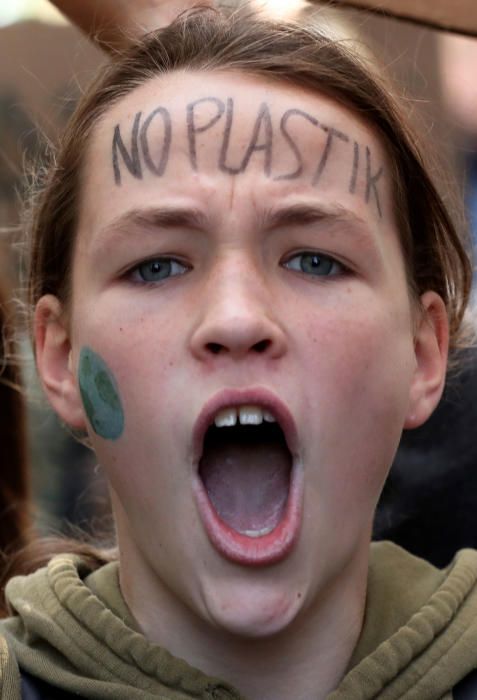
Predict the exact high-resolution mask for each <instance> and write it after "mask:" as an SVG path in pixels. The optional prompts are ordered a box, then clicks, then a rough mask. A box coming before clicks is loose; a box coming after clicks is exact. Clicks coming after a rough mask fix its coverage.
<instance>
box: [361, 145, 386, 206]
mask: <svg viewBox="0 0 477 700" xmlns="http://www.w3.org/2000/svg"><path fill="white" fill-rule="evenodd" d="M382 174H383V166H381V167H380V168H379V170H378V171H376V172H375V173H374V175H372V174H371V151H370V150H369V147H368V146H366V195H365V199H366V203H369V200H370V198H371V192H372V193H373V194H374V198H375V200H376V206H377V208H378V214H379V216H380V217H382V215H383V214H382V211H381V203H380V201H379V192H378V188H377V183H378V180H379V179H380V177H381V176H382Z"/></svg>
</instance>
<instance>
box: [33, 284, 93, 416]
mask: <svg viewBox="0 0 477 700" xmlns="http://www.w3.org/2000/svg"><path fill="white" fill-rule="evenodd" d="M34 334H35V346H36V364H37V367H38V374H39V376H40V379H41V382H42V385H43V389H44V391H45V393H46V395H47V397H48V400H49V402H50V404H51V405H52V407H53V409H54V410H55V411H56V413H57V414H58V416H59V418H60V419H61V420H62V421H63V422H65V423H67V424H68V425H69V426H71V427H72V428H75V429H78V430H84V429H86V421H85V417H84V412H83V404H82V401H81V396H80V393H79V389H78V385H77V382H76V377H75V374H74V371H73V366H72V365H73V363H72V356H71V344H70V338H69V333H68V330H67V327H66V324H65V322H64V318H63V314H62V307H61V303H60V301H59V300H58V299H57V298H56V297H55V296H53V295H51V294H48V295H46V296H43V297H42V298H41V299H40V300H39V302H38V304H37V306H36V309H35V319H34Z"/></svg>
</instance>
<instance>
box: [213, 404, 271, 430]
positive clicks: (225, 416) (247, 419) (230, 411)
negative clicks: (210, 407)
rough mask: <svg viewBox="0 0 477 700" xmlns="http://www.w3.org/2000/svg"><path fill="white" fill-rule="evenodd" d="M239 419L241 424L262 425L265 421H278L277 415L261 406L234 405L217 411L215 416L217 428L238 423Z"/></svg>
mask: <svg viewBox="0 0 477 700" xmlns="http://www.w3.org/2000/svg"><path fill="white" fill-rule="evenodd" d="M237 420H238V421H239V423H240V425H260V424H261V423H263V421H266V422H267V423H276V418H275V416H274V415H273V414H272V413H270V411H266V410H264V409H263V408H260V407H259V406H233V407H231V408H223V409H222V410H221V411H219V412H218V413H217V415H216V416H215V418H214V423H215V425H216V426H217V428H225V427H230V426H232V425H237Z"/></svg>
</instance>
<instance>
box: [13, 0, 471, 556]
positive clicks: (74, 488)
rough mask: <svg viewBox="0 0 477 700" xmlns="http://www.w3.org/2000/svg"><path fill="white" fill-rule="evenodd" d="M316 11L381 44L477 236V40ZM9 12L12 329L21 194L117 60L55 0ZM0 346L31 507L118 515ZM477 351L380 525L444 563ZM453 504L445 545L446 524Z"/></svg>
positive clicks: (458, 526) (466, 449)
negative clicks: (88, 92)
mask: <svg viewBox="0 0 477 700" xmlns="http://www.w3.org/2000/svg"><path fill="white" fill-rule="evenodd" d="M15 10H16V11H15ZM270 11H273V12H275V13H280V12H285V11H286V13H287V14H290V13H292V12H293V3H292V2H291V0H287V2H286V3H281V4H280V3H279V2H278V0H276V2H275V4H273V3H271V5H270ZM315 14H316V16H314V17H313V18H311V17H309V18H308V20H307V21H318V22H326V23H327V26H329V27H330V31H333V32H335V33H336V32H338V33H339V34H340V35H342V36H343V37H350V38H351V39H352V40H353V41H358V42H359V43H360V45H361V46H362V47H363V51H366V53H368V54H369V53H371V54H373V53H374V54H375V55H377V56H378V57H379V60H380V62H381V63H383V64H384V65H385V66H386V69H387V71H388V73H389V74H391V76H392V77H393V78H394V82H395V85H396V89H397V90H398V92H401V93H404V95H405V96H406V100H407V104H408V108H409V111H410V113H411V114H412V116H413V118H414V119H415V120H416V121H417V123H418V125H419V128H420V129H422V130H424V131H425V132H426V133H427V134H428V135H429V138H430V141H431V142H432V143H433V145H434V148H435V151H436V156H437V160H436V165H435V173H434V174H435V177H436V180H437V181H438V183H439V186H440V188H441V191H442V192H443V193H444V196H445V198H446V200H448V199H449V198H450V197H452V196H454V193H455V191H456V189H457V192H460V193H462V194H464V196H465V201H466V207H467V218H468V221H469V223H470V229H471V230H472V231H473V241H474V245H475V244H476V241H477V87H476V83H475V76H474V73H475V66H477V40H474V39H470V38H465V37H457V36H452V35H449V34H445V33H444V32H437V31H432V30H428V29H425V28H423V27H419V26H417V25H412V24H409V23H406V22H398V21H396V20H392V19H389V18H382V17H371V16H368V15H362V14H360V13H358V12H356V11H351V10H346V11H343V12H340V13H339V14H338V15H336V14H335V13H334V12H330V11H325V12H324V11H319V12H317V13H315ZM0 25H2V26H0V228H1V231H2V234H1V236H0V292H1V294H2V297H3V303H2V305H1V307H0V308H1V310H2V316H3V319H4V320H5V321H6V327H7V330H8V328H9V327H11V326H12V325H13V324H14V323H18V321H20V320H21V319H19V318H18V316H17V308H18V307H17V304H16V302H15V299H16V298H17V297H18V295H19V291H18V289H19V285H20V284H21V273H22V269H21V256H20V254H19V249H20V241H21V235H19V231H20V230H21V201H22V198H23V197H24V195H25V192H26V191H27V189H28V169H29V165H30V164H31V163H32V162H38V161H41V159H42V157H44V154H45V152H46V149H47V148H48V143H49V142H50V141H51V142H53V143H54V142H55V138H56V137H57V134H58V132H59V131H60V130H61V127H62V125H63V124H64V122H65V120H66V119H67V118H68V115H69V114H70V113H71V111H72V109H73V107H74V105H75V103H76V101H77V99H78V97H79V95H80V94H81V90H82V87H83V86H84V85H86V84H87V82H88V81H89V80H90V79H91V77H92V76H93V75H94V73H95V71H96V70H97V67H98V66H99V65H100V63H101V62H102V61H104V60H106V59H105V57H104V56H103V55H102V54H101V52H100V51H99V50H98V49H97V48H95V47H94V46H93V45H92V44H91V43H90V42H89V41H88V40H87V39H86V38H85V37H83V36H82V35H81V34H80V32H79V31H78V30H77V29H75V28H73V27H72V26H70V25H69V24H67V23H66V22H64V21H61V20H60V19H59V15H58V14H57V13H56V11H53V10H52V8H50V6H49V5H48V3H47V2H46V0H44V1H43V2H40V0H28V1H27V0H24V1H23V2H20V1H19V2H18V3H17V4H16V5H15V2H14V0H10V4H9V6H8V7H7V8H1V9H0ZM440 161H446V162H447V163H449V162H451V163H452V164H453V169H454V174H455V182H454V183H452V182H448V181H442V180H440V177H441V171H440V169H439V165H438V163H439V162H440ZM456 215H457V216H458V215H459V214H458V212H457V213H456ZM7 340H8V339H7V338H4V343H7ZM1 354H2V355H6V356H7V357H8V356H9V355H12V354H19V355H20V357H21V362H20V363H19V365H20V372H21V378H22V380H23V384H24V391H23V393H22V394H19V393H18V391H17V390H16V389H15V385H16V383H17V382H18V380H19V376H17V374H15V372H13V374H11V373H10V372H11V371H12V370H8V371H7V370H5V372H4V374H3V380H4V381H3V384H1V385H0V389H1V391H2V392H4V393H3V394H0V396H1V397H2V398H1V399H0V400H1V401H2V421H0V440H1V441H2V445H3V446H4V447H3V451H0V470H1V472H3V473H5V471H6V470H7V469H8V468H9V466H10V465H12V464H13V463H14V460H13V458H11V457H10V456H9V455H13V454H14V453H15V454H17V455H20V462H21V464H22V465H23V466H22V469H24V470H25V473H26V471H27V470H29V471H30V474H31V491H32V495H33V504H34V505H33V506H32V507H30V506H29V507H28V509H27V515H26V516H25V517H26V519H27V520H28V518H30V517H31V519H32V521H33V522H34V523H35V525H36V527H37V528H38V529H39V530H40V531H41V532H45V533H48V532H52V531H53V532H61V531H65V529H66V528H67V527H68V525H67V523H72V524H74V525H77V526H79V527H81V528H83V529H86V530H89V531H91V530H93V531H94V530H95V529H96V528H97V527H99V528H101V527H102V525H101V523H102V521H103V519H107V516H108V506H107V496H106V488H105V485H104V483H103V479H102V475H101V468H100V467H99V466H98V465H96V464H95V463H94V461H93V458H92V456H91V454H90V453H89V451H88V450H87V449H86V448H85V447H83V446H82V445H80V444H79V443H78V442H77V441H76V440H74V439H73V437H71V436H70V435H69V433H68V432H67V431H66V430H65V429H64V428H62V426H60V425H58V421H57V419H56V418H55V417H54V415H53V413H52V411H50V410H49V409H48V407H47V406H46V402H45V401H44V400H43V399H42V398H41V391H40V390H39V387H38V386H37V385H36V383H35V373H34V371H33V367H32V365H33V361H32V354H31V349H30V348H29V346H28V342H27V341H26V338H23V339H22V338H21V336H20V337H17V344H16V347H15V348H12V346H11V345H9V344H8V343H7V344H6V345H5V347H4V349H3V350H2V353H1ZM474 355H475V353H474V352H473V351H469V358H470V359H469V362H468V363H467V365H466V366H465V368H464V370H463V371H462V372H461V374H460V375H459V376H457V377H454V378H451V380H450V381H451V382H452V383H451V385H449V387H448V389H447V392H446V397H445V403H444V405H443V406H442V407H441V408H440V409H439V410H438V412H437V414H436V415H435V416H434V417H433V419H432V420H431V421H430V423H429V424H428V425H426V426H424V427H423V428H422V429H420V430H418V431H415V432H413V433H410V434H409V435H405V436H404V438H403V443H402V445H401V448H400V451H399V453H398V456H397V458H396V463H395V466H394V467H393V470H392V472H391V477H390V479H389V481H388V484H387V486H386V488H385V491H384V494H383V497H382V501H381V504H380V507H379V510H378V515H377V519H376V532H375V535H376V537H378V538H381V537H388V536H392V537H393V538H395V539H398V540H399V541H400V543H401V544H403V545H404V546H406V547H407V548H408V549H409V550H410V551H415V552H416V553H419V554H421V555H422V556H427V557H428V558H430V559H433V560H434V561H435V562H436V563H438V564H444V563H446V562H447V560H448V559H449V558H450V557H451V556H452V554H453V552H454V551H455V550H456V549H458V548H459V547H462V546H466V545H469V546H477V528H475V527H472V525H471V518H472V516H473V511H474V509H475V504H474V503H473V495H472V494H473V493H477V469H475V468H473V467H474V463H475V461H476V459H477V446H475V445H474V443H475V440H474V435H473V429H472V427H473V424H474V422H475V421H474V417H475V413H476V409H475V408H474V407H473V404H474V403H476V402H475V401H474V402H473V401H472V394H473V391H474V390H477V371H476V370H475V369H474V367H475V361H474ZM473 395H474V396H475V395H477V393H474V394H473ZM23 405H24V406H25V409H26V413H25V416H23V415H22V411H23ZM3 415H6V416H7V420H4V419H3ZM23 431H24V433H23ZM24 436H25V437H24ZM25 444H26V445H27V446H28V447H27V449H25V448H24V445H25ZM28 496H29V494H28V493H27V492H26V491H25V492H24V493H23V494H21V498H23V499H25V502H26V500H27V499H28ZM8 507H11V503H9V502H8V498H7V499H6V502H5V503H1V502H0V510H1V509H5V508H8ZM456 512H457V513H458V517H456ZM449 516H450V521H451V522H450V525H447V526H446V537H447V538H448V544H447V545H446V542H443V538H442V523H444V522H447V520H448V519H449Z"/></svg>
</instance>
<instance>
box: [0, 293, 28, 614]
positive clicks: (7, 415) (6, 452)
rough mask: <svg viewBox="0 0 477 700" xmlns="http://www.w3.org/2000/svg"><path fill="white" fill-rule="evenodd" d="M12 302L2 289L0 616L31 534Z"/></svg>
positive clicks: (0, 350)
mask: <svg viewBox="0 0 477 700" xmlns="http://www.w3.org/2000/svg"><path fill="white" fill-rule="evenodd" d="M8 300H9V295H8V293H7V290H6V289H5V288H2V289H0V415H1V417H2V420H1V421H0V616H1V615H3V614H5V599H4V587H5V581H6V580H7V578H8V577H9V558H10V556H11V555H12V553H13V552H14V551H17V550H18V549H21V548H22V547H24V546H25V545H26V544H27V542H28V541H29V539H30V535H31V504H30V478H29V471H28V458H27V454H28V449H27V439H26V425H25V406H24V400H23V395H22V390H21V382H20V374H19V370H18V366H17V364H16V363H15V362H11V361H10V358H11V356H12V354H13V355H14V354H15V349H14V344H13V339H12V337H11V335H12V333H11V328H12V319H11V315H10V314H9V312H8V311H7V309H8Z"/></svg>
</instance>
